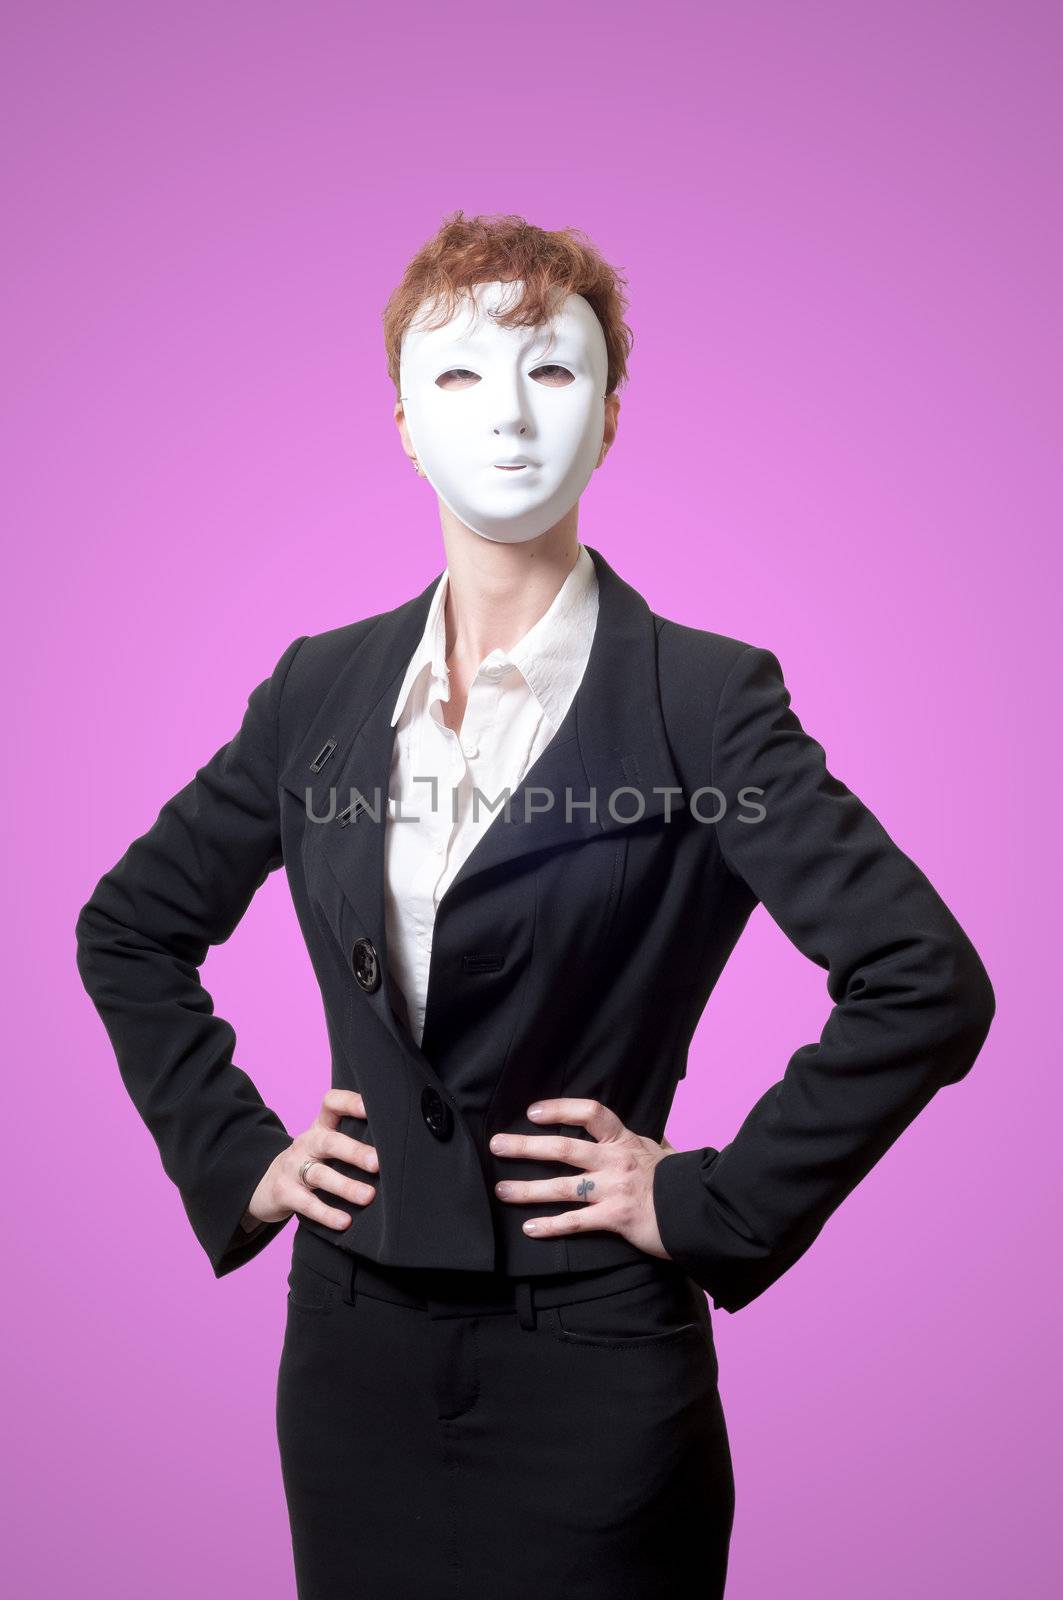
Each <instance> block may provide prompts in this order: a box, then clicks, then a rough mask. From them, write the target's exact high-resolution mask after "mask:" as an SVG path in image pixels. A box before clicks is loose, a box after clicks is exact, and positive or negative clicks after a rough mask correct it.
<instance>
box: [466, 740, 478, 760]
mask: <svg viewBox="0 0 1063 1600" xmlns="http://www.w3.org/2000/svg"><path fill="white" fill-rule="evenodd" d="M461 748H462V750H463V751H464V752H465V754H466V755H467V756H468V757H469V759H470V760H471V759H472V757H473V756H478V755H479V754H480V748H479V746H478V745H477V744H475V743H473V742H471V741H470V743H468V744H463V745H462V747H461Z"/></svg>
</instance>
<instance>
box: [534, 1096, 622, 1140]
mask: <svg viewBox="0 0 1063 1600" xmlns="http://www.w3.org/2000/svg"><path fill="white" fill-rule="evenodd" d="M533 1112H534V1113H535V1115H534V1116H533V1115H532V1113H533ZM528 1117H529V1119H530V1121H532V1122H538V1123H541V1124H543V1125H544V1126H545V1125H546V1124H548V1123H551V1122H562V1123H568V1124H570V1125H572V1126H575V1127H577V1128H586V1129H587V1130H588V1132H590V1133H592V1134H593V1135H594V1137H595V1138H596V1139H614V1138H615V1137H616V1136H617V1134H618V1133H623V1132H624V1124H623V1123H622V1122H621V1120H620V1118H619V1117H618V1116H617V1114H616V1112H615V1111H610V1109H609V1107H608V1106H603V1105H602V1102H601V1101H600V1100H583V1099H579V1098H577V1097H575V1096H562V1097H561V1098H560V1099H557V1100H533V1101H532V1103H531V1105H530V1106H529V1107H528Z"/></svg>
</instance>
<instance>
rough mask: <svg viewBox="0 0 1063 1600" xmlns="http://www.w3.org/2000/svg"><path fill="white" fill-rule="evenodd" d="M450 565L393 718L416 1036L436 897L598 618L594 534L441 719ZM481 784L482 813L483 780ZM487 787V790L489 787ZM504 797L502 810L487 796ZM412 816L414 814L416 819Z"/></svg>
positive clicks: (393, 877) (546, 737)
mask: <svg viewBox="0 0 1063 1600" xmlns="http://www.w3.org/2000/svg"><path fill="white" fill-rule="evenodd" d="M448 577H449V572H448V571H445V572H444V573H443V574H442V576H441V577H440V580H439V583H438V584H437V585H436V589H435V593H434V594H433V596H432V601H431V605H430V607H429V611H428V617H427V620H426V622H425V628H424V632H423V634H422V636H421V642H420V644H419V645H418V646H417V649H416V650H415V651H414V653H413V655H412V657H411V658H410V663H409V666H408V667H407V669H406V675H405V678H404V679H403V683H402V688H401V689H400V691H399V696H398V699H397V701H396V703H395V709H394V712H393V713H392V718H391V724H392V727H395V726H396V724H397V732H396V735H395V744H394V749H393V752H392V761H391V779H390V786H389V790H388V817H387V823H386V825H385V843H384V850H385V874H386V889H387V893H386V913H385V916H386V937H387V950H388V964H389V967H390V969H391V971H392V973H393V974H394V977H395V981H396V983H397V985H398V988H399V990H400V992H401V994H402V995H403V997H404V998H405V1000H406V1007H407V1021H408V1025H409V1029H410V1032H411V1034H412V1035H413V1037H414V1039H415V1041H416V1042H417V1044H420V1043H421V1040H422V1038H423V1035H424V1020H425V1001H426V997H427V992H428V969H429V964H430V962H431V957H432V934H433V929H434V925H435V916H436V909H437V907H438V905H439V901H440V898H441V896H442V895H443V893H444V891H445V890H446V888H447V885H448V884H449V883H450V881H451V879H452V878H454V876H455V875H456V874H457V872H458V870H459V868H460V867H461V865H462V863H463V862H464V860H465V858H466V857H467V856H468V854H469V852H470V851H471V850H472V848H473V846H474V845H475V843H476V841H477V839H478V838H479V837H480V835H481V834H482V833H483V832H484V831H485V830H486V829H487V828H488V827H489V826H490V824H491V822H492V821H493V819H494V817H495V816H496V815H497V814H498V812H499V811H500V810H502V809H503V808H504V797H505V794H506V792H507V791H508V793H509V794H510V795H512V794H513V793H514V791H515V790H516V788H517V786H518V784H520V783H521V782H522V781H523V779H524V775H525V773H526V772H527V771H528V768H529V767H530V766H531V765H532V763H533V762H534V761H536V760H537V759H538V757H539V755H540V754H541V753H542V751H543V750H545V748H546V746H547V745H548V744H549V742H550V740H551V739H552V738H553V736H554V734H555V733H556V732H557V730H558V728H559V727H560V725H561V722H562V720H563V719H564V716H565V713H566V712H567V711H568V709H569V706H570V705H571V703H572V700H573V698H574V696H575V693H576V690H577V689H578V688H579V685H580V680H581V679H582V677H583V673H584V670H585V668H586V665H587V658H588V656H589V655H590V649H591V641H592V639H593V637H594V629H595V625H596V623H597V620H598V575H597V573H596V572H595V570H594V562H593V561H592V560H591V558H590V556H589V554H588V553H587V550H586V548H585V546H583V545H582V544H581V545H580V546H579V552H578V554H577V557H576V561H575V564H574V566H573V568H572V570H571V572H570V573H569V574H568V577H567V578H566V579H565V581H564V583H563V584H562V586H561V588H560V589H559V590H558V592H557V594H556V595H555V597H554V599H553V601H552V602H551V605H550V607H549V609H548V610H547V611H546V612H544V614H543V615H542V616H541V617H540V618H539V620H538V622H536V623H534V624H533V626H532V627H531V628H529V629H528V632H527V633H526V634H525V635H524V637H523V638H522V639H521V640H520V641H519V642H518V643H517V644H515V645H512V646H511V647H510V648H509V649H508V650H500V649H495V650H492V651H491V652H490V654H489V655H487V656H485V657H484V659H483V661H482V662H481V663H480V666H479V669H478V670H477V673H476V676H475V678H474V679H473V681H472V684H471V685H470V688H469V696H468V701H467V704H466V707H465V715H464V718H463V720H462V724H461V733H460V735H459V734H457V733H455V732H454V731H453V729H451V728H448V727H447V726H446V724H445V723H444V721H443V716H442V711H441V708H440V705H439V702H440V701H444V700H449V698H450V672H449V669H448V667H447V664H446V659H445V658H446V653H447V651H446V612H445V603H446V592H447V581H448ZM474 788H476V789H478V790H479V792H480V796H481V798H480V799H479V801H478V805H477V811H478V813H479V814H478V815H477V816H474V815H473V804H472V802H473V789H474ZM483 797H486V799H485V798H483ZM500 798H501V799H502V800H503V805H496V806H495V809H494V810H492V809H491V808H490V806H489V805H488V803H487V802H492V803H493V802H496V801H498V800H499V799H500ZM411 819H412V820H411Z"/></svg>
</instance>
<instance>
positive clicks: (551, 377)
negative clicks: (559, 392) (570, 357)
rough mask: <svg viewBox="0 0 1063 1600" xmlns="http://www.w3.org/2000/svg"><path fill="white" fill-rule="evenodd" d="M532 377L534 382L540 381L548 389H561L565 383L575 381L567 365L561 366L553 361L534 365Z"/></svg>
mask: <svg viewBox="0 0 1063 1600" xmlns="http://www.w3.org/2000/svg"><path fill="white" fill-rule="evenodd" d="M532 377H533V378H534V379H535V381H536V383H541V384H543V385H544V386H545V387H546V388H548V389H563V388H564V387H565V386H566V384H569V383H575V381H576V380H575V377H574V376H573V374H572V373H571V372H570V371H569V370H568V368H567V367H562V366H560V365H559V364H558V363H557V362H555V361H551V362H547V363H546V364H545V365H544V366H541V367H536V368H535V370H534V371H533V372H532Z"/></svg>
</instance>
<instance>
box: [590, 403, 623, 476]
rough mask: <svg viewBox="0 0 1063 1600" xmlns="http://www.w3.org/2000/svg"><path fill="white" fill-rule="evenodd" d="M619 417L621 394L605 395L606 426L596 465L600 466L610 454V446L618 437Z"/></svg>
mask: <svg viewBox="0 0 1063 1600" xmlns="http://www.w3.org/2000/svg"><path fill="white" fill-rule="evenodd" d="M619 417H620V396H619V395H618V394H615V393H614V394H607V395H606V397H605V428H604V430H603V432H602V448H601V452H600V453H599V456H598V460H597V461H596V462H595V466H596V467H600V466H601V464H602V462H603V461H604V460H605V458H606V456H607V455H608V454H609V447H610V445H611V444H612V442H613V440H614V439H615V438H616V429H617V422H618V420H619Z"/></svg>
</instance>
